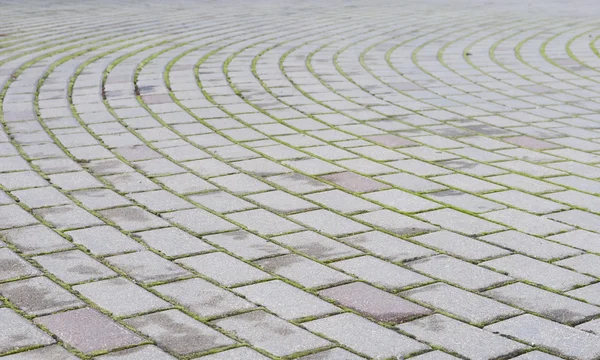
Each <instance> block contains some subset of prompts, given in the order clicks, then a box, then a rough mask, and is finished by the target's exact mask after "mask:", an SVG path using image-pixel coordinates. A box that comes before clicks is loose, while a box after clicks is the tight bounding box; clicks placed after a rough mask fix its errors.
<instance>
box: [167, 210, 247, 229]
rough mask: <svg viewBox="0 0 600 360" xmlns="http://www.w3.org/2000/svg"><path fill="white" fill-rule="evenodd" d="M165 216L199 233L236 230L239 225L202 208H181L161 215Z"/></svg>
mask: <svg viewBox="0 0 600 360" xmlns="http://www.w3.org/2000/svg"><path fill="white" fill-rule="evenodd" d="M161 216H162V217H163V218H165V219H167V220H169V221H171V222H173V223H175V224H178V225H181V226H183V227H184V228H186V229H188V230H190V231H192V232H194V233H197V234H208V233H214V232H219V231H227V230H235V229H237V226H236V225H235V224H232V223H230V222H228V221H226V220H223V219H221V218H219V217H218V216H216V215H213V214H211V213H209V212H208V211H205V210H202V209H190V210H179V211H173V212H169V213H164V214H162V215H161Z"/></svg>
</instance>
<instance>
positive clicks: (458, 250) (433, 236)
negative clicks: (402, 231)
mask: <svg viewBox="0 0 600 360" xmlns="http://www.w3.org/2000/svg"><path fill="white" fill-rule="evenodd" d="M411 239H412V240H414V241H416V242H419V243H422V244H425V245H427V246H429V247H433V248H436V249H440V250H442V251H444V252H446V253H448V254H451V255H453V256H456V257H460V258H464V259H466V260H483V259H486V258H490V257H497V256H500V255H507V254H509V253H510V252H509V251H507V250H505V249H502V248H499V247H496V246H493V245H490V244H486V243H485V242H483V241H477V240H474V239H472V238H470V237H467V236H463V235H459V234H456V233H453V232H450V231H445V230H442V231H437V232H434V233H430V234H425V235H419V236H415V237H412V238H411Z"/></svg>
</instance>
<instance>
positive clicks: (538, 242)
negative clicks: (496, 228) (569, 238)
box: [480, 230, 581, 260]
mask: <svg viewBox="0 0 600 360" xmlns="http://www.w3.org/2000/svg"><path fill="white" fill-rule="evenodd" d="M480 239H481V240H484V241H486V242H490V243H492V244H496V245H498V246H501V247H503V248H506V249H510V250H513V251H516V252H520V253H523V254H526V255H528V256H531V257H534V258H538V259H542V260H551V259H557V258H559V259H560V258H565V257H568V256H573V255H578V254H581V251H580V250H577V249H573V248H571V247H568V246H563V245H560V244H557V243H554V242H551V241H547V240H544V239H540V238H538V237H535V236H531V235H527V234H523V233H520V232H518V231H514V230H508V231H502V232H499V233H495V234H491V235H486V236H482V237H480Z"/></svg>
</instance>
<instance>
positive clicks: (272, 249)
mask: <svg viewBox="0 0 600 360" xmlns="http://www.w3.org/2000/svg"><path fill="white" fill-rule="evenodd" d="M204 238H205V239H206V240H207V241H208V242H210V243H213V244H215V245H218V246H220V247H223V248H225V249H226V250H228V251H230V252H232V253H234V254H235V255H237V256H240V257H242V258H244V259H247V260H255V259H260V258H263V257H267V256H273V255H281V254H287V253H289V250H287V249H285V248H282V247H280V246H278V245H275V244H273V243H271V242H269V241H267V240H264V239H262V238H260V237H258V236H256V235H254V234H251V233H249V232H246V231H243V230H241V231H234V232H228V233H223V234H215V235H209V236H205V237H204Z"/></svg>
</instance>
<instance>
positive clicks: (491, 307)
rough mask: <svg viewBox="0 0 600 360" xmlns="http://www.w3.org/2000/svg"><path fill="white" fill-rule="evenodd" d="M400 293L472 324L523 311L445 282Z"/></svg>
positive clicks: (487, 321) (491, 320) (488, 321)
mask: <svg viewBox="0 0 600 360" xmlns="http://www.w3.org/2000/svg"><path fill="white" fill-rule="evenodd" d="M400 295H402V296H403V297H407V298H409V299H412V300H415V301H418V302H420V303H423V304H426V305H429V306H431V307H433V308H435V309H441V310H443V311H445V312H447V313H450V314H452V315H454V316H456V317H458V318H460V319H462V320H464V321H466V322H469V323H471V324H486V323H490V322H494V321H496V320H498V319H501V318H506V317H510V316H513V315H518V314H521V313H523V312H522V311H521V310H519V309H516V308H513V307H510V306H507V305H504V304H502V303H500V302H498V301H495V300H492V299H489V298H487V297H483V296H480V295H478V294H474V293H471V292H468V291H465V290H462V289H459V288H456V287H453V286H450V285H448V284H444V283H436V284H431V285H427V286H422V287H419V288H416V289H413V290H408V291H405V292H402V293H400Z"/></svg>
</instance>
